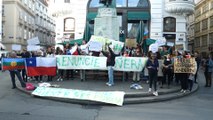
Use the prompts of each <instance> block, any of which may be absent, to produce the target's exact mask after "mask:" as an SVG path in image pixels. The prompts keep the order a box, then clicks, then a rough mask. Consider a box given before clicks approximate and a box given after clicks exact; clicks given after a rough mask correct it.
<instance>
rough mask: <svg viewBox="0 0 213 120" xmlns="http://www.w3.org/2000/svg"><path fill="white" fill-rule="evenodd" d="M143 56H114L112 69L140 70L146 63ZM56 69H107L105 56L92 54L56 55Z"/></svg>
mask: <svg viewBox="0 0 213 120" xmlns="http://www.w3.org/2000/svg"><path fill="white" fill-rule="evenodd" d="M146 61H147V58H145V57H116V59H115V66H114V70H117V71H142V69H143V68H144V66H145V64H146ZM57 66H58V69H97V70H107V68H106V57H94V56H80V55H78V56H67V55H59V56H57Z"/></svg>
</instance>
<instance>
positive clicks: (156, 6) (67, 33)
mask: <svg viewBox="0 0 213 120" xmlns="http://www.w3.org/2000/svg"><path fill="white" fill-rule="evenodd" d="M50 1H51V5H50V6H52V11H53V12H52V14H53V15H54V16H55V17H56V21H57V26H56V33H57V35H56V41H57V42H61V41H62V42H63V41H66V40H67V41H68V40H72V39H79V38H83V39H85V40H86V41H89V39H90V37H91V35H93V34H94V19H95V17H96V15H97V10H98V8H99V7H101V6H103V5H102V4H100V3H99V0H78V1H74V0H60V1H56V0H55V1H54V0H50ZM62 6H63V7H62ZM194 7H195V4H194V0H116V9H117V15H118V18H119V26H120V27H119V28H120V35H119V36H120V37H119V40H120V41H125V39H127V38H135V39H141V38H140V37H139V36H141V35H139V34H138V33H140V34H144V33H143V32H144V31H148V38H152V39H162V38H166V40H167V41H168V42H172V43H174V44H175V46H176V49H181V50H187V49H188V40H187V27H186V23H187V21H186V18H187V16H189V15H191V14H193V12H194ZM66 20H67V21H68V27H66V23H67V22H66ZM141 31H143V32H141Z"/></svg>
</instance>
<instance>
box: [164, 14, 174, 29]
mask: <svg viewBox="0 0 213 120" xmlns="http://www.w3.org/2000/svg"><path fill="white" fill-rule="evenodd" d="M163 24H164V25H163V31H164V32H175V31H176V19H175V18H173V17H166V18H164V21H163Z"/></svg>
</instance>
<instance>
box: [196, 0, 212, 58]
mask: <svg viewBox="0 0 213 120" xmlns="http://www.w3.org/2000/svg"><path fill="white" fill-rule="evenodd" d="M194 16H195V21H194V34H195V37H194V49H195V51H199V52H200V53H201V55H202V56H203V57H205V56H206V55H207V54H208V53H209V52H213V0H201V1H200V2H198V3H197V4H196V7H195V14H194Z"/></svg>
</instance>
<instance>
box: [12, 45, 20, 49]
mask: <svg viewBox="0 0 213 120" xmlns="http://www.w3.org/2000/svg"><path fill="white" fill-rule="evenodd" d="M12 50H15V51H20V50H21V45H17V44H12Z"/></svg>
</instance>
